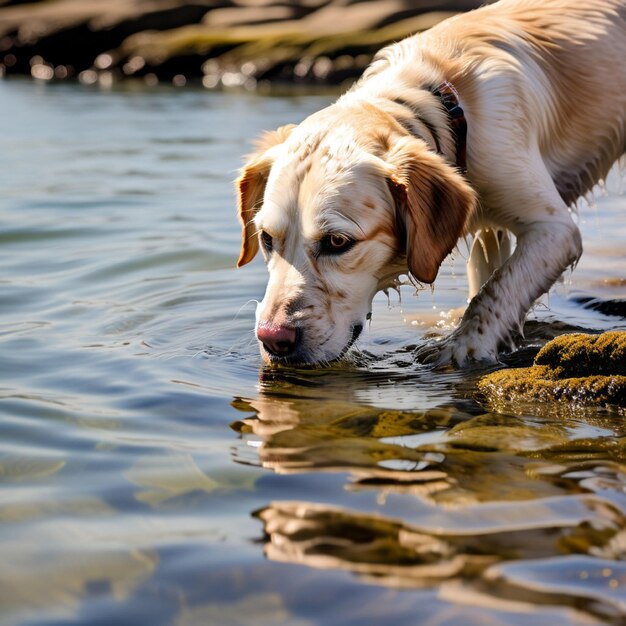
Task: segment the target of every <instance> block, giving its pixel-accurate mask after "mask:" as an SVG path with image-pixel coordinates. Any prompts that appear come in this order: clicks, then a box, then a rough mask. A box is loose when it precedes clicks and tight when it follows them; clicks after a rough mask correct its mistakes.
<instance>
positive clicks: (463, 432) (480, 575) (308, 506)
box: [233, 372, 626, 623]
mask: <svg viewBox="0 0 626 626" xmlns="http://www.w3.org/2000/svg"><path fill="white" fill-rule="evenodd" d="M359 376H360V375H358V374H354V379H353V380H352V381H351V382H352V383H354V385H353V386H352V387H350V388H346V387H345V384H346V378H345V376H342V377H341V380H342V383H343V385H344V393H343V398H341V399H339V398H340V396H341V394H340V393H339V390H338V389H336V388H335V384H334V381H333V375H332V373H327V377H328V380H326V381H324V379H323V375H322V374H320V373H319V372H316V373H313V374H312V375H311V376H308V385H307V386H304V385H303V384H302V383H300V386H299V387H298V391H299V392H300V397H296V396H295V395H291V394H290V391H292V385H293V384H294V378H293V377H295V378H296V379H298V380H300V379H302V378H307V375H306V374H305V373H304V372H294V373H293V374H287V375H286V376H282V377H279V378H277V377H273V379H270V380H269V382H268V379H267V377H266V378H265V380H264V381H263V382H262V387H263V391H264V393H262V394H261V395H259V396H258V397H256V398H254V399H249V400H245V399H237V400H236V401H235V402H234V403H233V404H234V406H235V407H236V408H237V409H239V410H241V411H243V412H245V413H248V414H249V415H248V416H247V417H245V418H243V419H242V420H240V421H238V422H235V423H234V424H233V428H234V429H235V430H236V431H238V432H239V433H240V434H241V436H242V444H244V445H242V446H240V449H239V450H238V451H237V452H236V460H239V461H241V462H254V457H253V456H252V455H251V454H250V453H249V452H248V451H247V450H250V449H251V448H252V449H253V450H254V451H255V452H256V453H257V454H258V460H257V461H256V462H260V464H261V465H262V466H263V467H265V468H269V469H272V470H273V471H275V472H277V473H281V474H290V473H301V472H307V473H310V472H337V473H339V472H342V473H347V475H348V480H347V483H346V489H347V490H348V492H349V493H350V494H352V497H354V496H356V495H358V494H359V493H364V492H372V493H374V494H375V495H376V501H377V502H378V507H377V510H376V511H374V512H372V511H363V510H358V506H357V509H350V508H347V507H349V506H350V504H351V500H350V496H348V497H346V498H345V499H344V501H343V502H342V503H341V504H340V505H339V506H337V505H335V504H326V503H320V502H308V501H302V500H297V501H277V502H272V503H271V504H269V505H267V506H266V507H264V508H262V509H261V510H259V511H257V512H256V513H255V515H256V516H257V517H258V518H259V519H260V520H261V521H262V523H263V526H264V532H265V554H266V556H267V557H268V558H270V559H271V560H273V561H278V562H287V563H297V564H304V565H307V566H310V567H314V568H321V569H336V570H347V571H350V572H353V573H355V574H357V575H359V577H361V578H362V579H364V580H365V581H366V582H369V583H376V584H380V585H385V586H391V587H402V588H414V589H417V588H421V589H424V588H426V589H436V590H437V592H438V595H439V597H441V598H442V599H445V600H448V601H450V602H452V603H460V604H467V605H473V606H475V607H483V608H484V609H485V610H486V611H488V612H489V611H493V610H499V611H510V612H513V613H521V614H526V613H536V612H537V611H541V610H542V609H546V610H547V609H548V608H549V607H560V609H559V610H560V611H561V612H563V611H564V612H565V613H566V614H567V615H568V616H569V617H568V619H570V618H572V619H573V616H576V619H582V620H583V623H595V621H596V619H601V620H602V622H603V623H606V622H607V621H608V622H613V621H614V622H615V623H622V621H621V620H623V618H624V616H626V564H624V563H623V562H620V561H621V560H622V559H624V557H625V556H626V532H625V531H624V529H625V528H626V493H625V491H626V468H625V467H624V465H623V462H624V456H625V452H626V447H625V442H626V439H625V438H624V437H625V434H626V425H624V424H623V420H620V419H619V417H618V416H617V415H614V414H611V413H609V412H605V413H599V412H597V411H596V412H594V413H593V414H589V413H584V412H581V413H570V414H569V415H555V416H553V417H543V418H542V417H536V416H535V417H531V416H526V415H519V416H515V415H500V414H495V413H485V412H484V411H483V410H481V409H480V407H479V406H478V405H477V404H475V403H473V402H472V401H471V400H468V399H465V400H463V399H461V400H459V401H457V402H455V403H451V402H448V403H447V404H445V405H442V406H440V407H438V408H431V409H427V410H423V411H408V410H389V409H387V410H385V409H378V408H374V407H372V406H364V405H362V404H359V403H357V402H354V401H351V400H352V399H353V398H358V397H359V396H360V394H362V392H363V388H364V387H368V386H369V387H374V388H376V387H377V385H378V384H379V383H380V382H381V381H374V383H372V380H371V378H368V377H367V376H363V377H359ZM424 376H426V381H427V380H428V373H424ZM447 382H448V385H449V384H450V381H449V380H448V381H447ZM405 383H406V381H405V380H395V381H394V384H393V385H391V387H395V390H396V393H398V392H402V391H403V390H404V388H405V387H406V384H405ZM421 386H425V387H428V382H425V380H424V378H423V377H422V378H420V379H418V381H416V382H415V381H414V387H415V388H416V389H418V390H419V389H420V388H421ZM322 389H323V391H324V393H321V391H322ZM430 391H431V395H436V393H433V392H432V389H431V390H430ZM329 395H330V396H331V397H334V398H335V399H332V400H328V399H327V398H328V397H329ZM459 395H461V396H462V395H463V394H462V393H460V394H459ZM303 396H304V397H303ZM411 502H413V503H414V506H413V507H412V506H411ZM357 504H358V503H357ZM583 618H584V619H583ZM587 620H590V622H588V621H587Z"/></svg>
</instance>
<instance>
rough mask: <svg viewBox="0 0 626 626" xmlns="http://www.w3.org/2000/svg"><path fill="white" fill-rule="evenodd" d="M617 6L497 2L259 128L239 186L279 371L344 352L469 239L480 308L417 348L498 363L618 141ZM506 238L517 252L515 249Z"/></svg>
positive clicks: (455, 360)
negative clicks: (392, 291)
mask: <svg viewBox="0 0 626 626" xmlns="http://www.w3.org/2000/svg"><path fill="white" fill-rule="evenodd" d="M624 59H626V3H625V2H624V0H588V1H586V2H580V1H579V0H500V2H497V3H495V4H492V5H489V6H486V7H483V8H481V9H478V10H476V11H472V12H470V13H466V14H463V15H459V16H456V17H454V18H451V19H448V20H446V21H444V22H442V23H441V24H439V25H437V26H436V27H434V28H432V29H430V30H429V31H426V32H424V33H422V34H419V35H415V36H413V37H410V38H408V39H405V40H404V41H401V42H399V43H397V44H394V45H392V46H389V47H387V48H384V49H383V50H381V51H380V52H379V53H378V54H377V55H376V57H375V58H374V60H373V62H372V64H371V65H370V66H369V68H368V69H367V70H366V71H365V73H364V75H363V76H362V78H361V79H360V80H359V81H358V82H357V83H356V84H355V85H354V86H353V87H352V88H351V89H350V90H349V91H348V92H347V93H346V94H344V95H343V96H342V97H341V98H340V99H339V100H338V101H337V102H336V103H335V104H333V105H331V106H329V107H327V108H325V109H323V110H322V111H319V112H318V113H315V114H313V115H311V116H310V117H309V118H307V119H306V120H304V121H303V122H302V123H301V124H299V125H297V126H295V125H289V126H283V127H281V128H279V129H278V130H276V131H273V132H270V133H267V134H266V135H265V136H264V137H263V138H262V139H261V140H260V141H259V143H258V145H257V150H256V152H255V154H253V155H252V156H251V157H250V160H249V162H248V163H247V165H246V166H245V167H244V168H243V170H242V173H241V176H240V177H239V179H238V181H237V188H238V196H239V215H240V218H241V222H242V224H243V240H242V249H241V255H240V258H239V261H238V266H241V265H244V264H245V263H248V262H249V261H250V260H251V259H252V258H253V257H254V256H255V254H256V252H257V251H258V249H259V247H260V248H261V250H262V252H263V254H264V256H265V259H266V261H267V266H268V269H269V282H268V285H267V291H266V293H265V297H264V299H263V301H262V302H261V303H260V305H259V307H258V309H257V324H256V333H257V338H258V340H259V344H260V349H261V354H262V356H263V358H264V360H265V361H266V362H269V363H302V364H313V363H323V362H328V361H332V360H334V359H337V358H339V357H341V356H342V355H343V354H344V353H345V352H346V351H347V350H348V349H349V347H350V346H351V345H352V344H353V342H354V341H355V340H356V339H357V338H358V336H359V334H360V332H361V330H362V329H363V325H364V323H365V320H366V319H368V318H369V316H370V311H371V303H372V299H373V297H374V295H375V294H376V292H377V291H379V290H380V289H383V288H385V287H387V286H389V285H391V284H393V283H394V281H395V280H396V278H397V277H398V276H399V275H400V274H406V273H410V275H411V276H412V277H413V278H414V279H415V280H417V281H419V282H421V283H432V282H433V281H434V280H435V277H436V276H437V271H438V268H439V266H440V264H441V262H442V261H443V259H444V258H445V257H446V255H447V254H448V253H449V252H450V251H451V250H452V249H453V248H454V247H455V246H456V244H457V240H458V239H459V237H461V236H463V235H464V234H473V235H475V241H474V245H473V247H472V250H471V253H470V259H469V264H468V274H469V278H470V296H471V298H472V299H471V302H470V304H469V306H468V307H467V309H466V311H465V314H464V316H463V318H462V320H461V322H460V324H459V325H458V327H457V328H456V330H455V331H454V332H453V333H452V334H451V335H449V336H448V337H446V338H445V339H444V340H442V341H440V342H438V343H437V344H435V345H430V346H426V347H425V348H424V349H423V350H422V351H421V353H418V358H421V359H422V360H428V361H434V362H436V363H438V364H444V363H452V364H456V365H458V366H463V365H465V364H466V363H467V362H468V361H472V360H487V361H493V360H495V359H496V358H497V355H498V351H499V350H500V349H502V348H503V347H504V346H507V345H509V344H510V340H511V336H512V333H513V332H515V331H516V330H518V329H519V328H520V325H521V324H522V323H523V320H524V317H525V315H526V313H527V312H528V310H529V308H530V307H531V305H532V304H533V302H534V301H535V299H536V298H538V297H539V296H541V295H542V294H543V293H545V292H546V291H547V290H548V289H550V287H551V286H552V285H553V283H554V282H555V281H556V280H557V279H558V277H559V276H560V275H561V274H562V273H563V271H564V270H566V269H567V268H568V267H569V266H571V265H573V264H575V263H576V261H577V260H578V258H579V256H580V254H581V252H582V244H581V238H580V233H579V231H578V228H577V227H576V225H575V223H574V222H573V221H572V217H571V213H570V207H571V206H572V204H573V203H574V202H575V201H576V200H577V199H578V198H579V197H580V196H581V195H583V194H585V193H586V192H587V191H589V190H590V189H591V188H592V187H593V186H594V185H595V184H596V183H597V182H598V181H599V180H601V179H603V178H604V177H605V176H606V174H607V173H608V171H609V169H610V168H611V166H612V165H613V163H614V162H615V161H616V160H617V159H619V158H620V157H621V156H622V155H623V154H624V151H625V144H626V63H624ZM509 233H512V234H513V235H514V236H515V240H516V246H515V248H514V251H513V252H512V253H511V246H510V243H509Z"/></svg>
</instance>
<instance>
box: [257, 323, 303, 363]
mask: <svg viewBox="0 0 626 626" xmlns="http://www.w3.org/2000/svg"><path fill="white" fill-rule="evenodd" d="M256 336H257V338H258V340H259V341H260V342H261V343H262V344H263V346H264V347H265V349H266V350H267V351H268V352H269V353H270V354H271V355H273V356H282V357H285V356H289V355H291V354H293V352H294V351H295V349H296V346H297V343H298V330H297V329H296V328H294V327H292V326H284V325H282V324H272V323H271V322H260V323H259V325H258V327H257V331H256Z"/></svg>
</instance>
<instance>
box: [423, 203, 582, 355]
mask: <svg viewBox="0 0 626 626" xmlns="http://www.w3.org/2000/svg"><path fill="white" fill-rule="evenodd" d="M562 217H566V219H560V220H554V221H538V222H530V223H528V224H525V225H524V226H523V227H522V228H519V227H518V228H516V231H517V232H516V233H515V234H516V236H517V246H516V248H515V251H514V252H513V254H512V255H511V257H510V258H509V259H508V260H507V261H505V263H504V264H503V265H502V266H501V267H499V268H498V269H497V270H496V271H495V272H494V273H493V274H492V275H491V277H490V278H489V279H488V280H487V282H486V283H485V284H484V285H483V286H482V288H481V289H480V290H479V292H478V293H477V294H476V295H475V296H474V298H473V299H472V300H471V302H470V304H469V306H468V308H467V310H466V311H465V314H464V315H463V318H462V320H461V322H460V324H459V326H458V327H457V329H456V330H455V331H454V332H453V333H452V334H451V335H450V336H449V337H447V338H446V339H444V340H442V341H440V342H438V343H436V344H434V345H433V344H431V345H428V346H424V347H423V348H422V349H420V350H418V352H417V353H416V356H417V358H418V360H420V361H422V362H426V363H434V364H436V365H446V364H453V365H457V366H463V365H465V364H466V363H467V362H468V361H491V362H493V361H496V360H497V355H498V351H499V350H500V349H502V348H508V347H510V346H511V345H512V338H513V334H514V333H515V332H516V331H519V330H520V328H521V326H522V324H523V321H524V317H525V316H526V313H527V312H528V310H529V309H530V307H531V306H532V304H533V302H534V301H535V300H536V299H537V298H538V297H540V296H541V295H542V294H544V293H546V292H547V291H548V290H549V289H550V287H551V286H552V285H553V284H554V283H555V282H556V280H557V279H558V278H559V276H560V275H561V274H562V273H563V272H564V271H565V270H566V269H567V268H568V267H570V266H571V265H572V264H574V263H575V262H576V261H577V260H578V258H579V256H580V254H581V252H582V244H581V238H580V232H579V230H578V228H577V227H576V225H575V224H574V223H573V222H572V220H571V218H570V217H569V215H565V216H562Z"/></svg>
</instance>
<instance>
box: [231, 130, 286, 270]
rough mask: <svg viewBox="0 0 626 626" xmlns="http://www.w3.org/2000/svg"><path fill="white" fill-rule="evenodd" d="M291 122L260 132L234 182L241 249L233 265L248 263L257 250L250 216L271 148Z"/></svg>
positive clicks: (262, 188)
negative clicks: (252, 151) (254, 148)
mask: <svg viewBox="0 0 626 626" xmlns="http://www.w3.org/2000/svg"><path fill="white" fill-rule="evenodd" d="M294 128H295V124H288V125H287V126H281V127H280V128H278V129H276V130H274V131H270V132H267V133H264V134H263V135H262V136H261V138H260V139H259V140H258V141H257V142H256V146H255V147H256V150H255V152H254V153H253V154H251V155H249V156H248V162H247V164H246V165H245V166H244V167H243V168H242V170H241V174H240V176H239V178H238V179H237V180H236V181H235V186H236V190H237V196H238V203H237V204H238V211H239V221H240V222H241V225H242V232H241V251H240V253H239V259H238V261H237V267H241V266H242V265H245V264H246V263H249V262H250V261H252V259H253V258H254V256H255V254H256V253H257V252H258V250H259V240H258V238H257V236H256V229H255V227H254V216H255V215H256V213H257V211H258V210H259V208H260V207H261V204H262V202H263V194H264V193H265V185H266V184H267V178H268V176H269V173H270V169H271V167H272V164H273V162H274V157H273V155H272V153H271V152H272V150H271V149H272V148H273V147H275V146H277V145H279V144H281V143H283V142H284V141H285V139H287V137H288V136H289V133H291V131H292V130H293V129H294Z"/></svg>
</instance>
